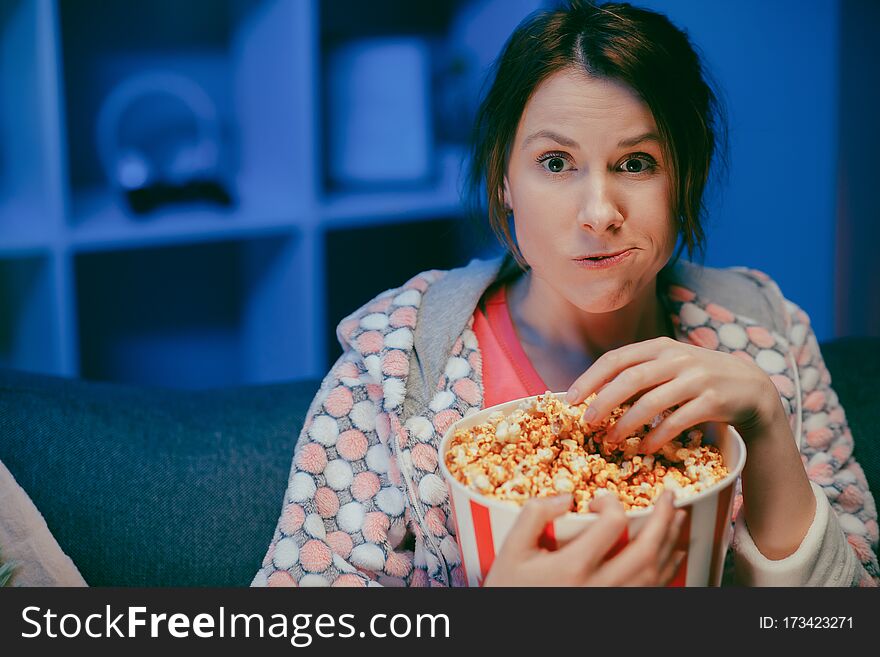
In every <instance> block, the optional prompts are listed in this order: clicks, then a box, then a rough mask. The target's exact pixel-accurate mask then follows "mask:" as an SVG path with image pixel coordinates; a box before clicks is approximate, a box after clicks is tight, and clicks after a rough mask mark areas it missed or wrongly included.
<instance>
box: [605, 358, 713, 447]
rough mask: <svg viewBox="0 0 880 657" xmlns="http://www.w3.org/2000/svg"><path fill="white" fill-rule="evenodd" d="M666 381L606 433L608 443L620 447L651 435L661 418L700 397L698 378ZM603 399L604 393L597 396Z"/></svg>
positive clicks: (638, 402)
mask: <svg viewBox="0 0 880 657" xmlns="http://www.w3.org/2000/svg"><path fill="white" fill-rule="evenodd" d="M627 371H632V370H627ZM618 378H619V377H618ZM667 381H668V382H661V383H662V385H658V386H657V387H655V388H654V389H653V390H649V391H648V392H646V393H645V394H644V395H642V396H641V397H640V398H639V399H638V400H636V402H635V403H634V404H633V405H632V406H631V407H630V408H628V409H627V411H626V412H625V413H624V414H623V415H622V416H620V417H619V418H617V421H616V422H615V423H614V425H613V426H612V427H609V429H608V431H607V432H606V436H605V440H606V441H608V442H611V443H618V442H620V441H622V440H626V439H627V438H629V437H631V436H634V435H638V434H639V432H642V431H645V432H647V431H650V429H651V428H652V427H651V423H652V422H653V421H654V418H656V417H657V416H658V415H660V414H661V413H663V412H665V411H666V410H668V409H670V408H673V407H675V406H677V405H680V404H684V403H687V402H688V401H690V400H692V399H693V398H694V397H696V396H698V395H699V394H700V388H699V382H698V381H697V380H696V378H695V377H690V376H686V375H685V376H679V377H675V378H673V379H672V380H667ZM601 396H602V393H600V394H599V395H598V397H601ZM593 404H595V402H593Z"/></svg>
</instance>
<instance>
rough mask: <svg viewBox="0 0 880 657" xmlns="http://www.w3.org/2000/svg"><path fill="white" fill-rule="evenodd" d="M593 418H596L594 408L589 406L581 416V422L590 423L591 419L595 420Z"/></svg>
mask: <svg viewBox="0 0 880 657" xmlns="http://www.w3.org/2000/svg"><path fill="white" fill-rule="evenodd" d="M595 419H596V409H595V408H592V407H590V408H588V409H587V410H586V412H585V413H584V415H583V417H582V418H581V422H583V423H584V424H592V423H593V420H595Z"/></svg>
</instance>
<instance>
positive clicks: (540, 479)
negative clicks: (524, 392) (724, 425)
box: [444, 391, 728, 513]
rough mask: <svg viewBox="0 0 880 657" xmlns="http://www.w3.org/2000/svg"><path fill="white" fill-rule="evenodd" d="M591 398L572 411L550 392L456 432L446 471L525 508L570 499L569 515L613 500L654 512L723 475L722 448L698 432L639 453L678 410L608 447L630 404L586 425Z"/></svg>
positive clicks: (446, 455)
mask: <svg viewBox="0 0 880 657" xmlns="http://www.w3.org/2000/svg"><path fill="white" fill-rule="evenodd" d="M595 398H596V395H595V394H593V395H591V396H590V397H588V398H587V399H586V400H584V401H583V402H582V403H580V404H576V405H570V404H568V403H566V402H565V401H564V400H562V399H558V398H557V397H556V396H555V395H553V394H552V393H550V392H549V391H548V392H546V393H545V394H543V395H540V396H539V397H538V398H537V399H535V400H534V401H533V402H531V403H530V402H523V403H522V404H520V406H519V408H517V409H516V410H515V411H514V412H513V413H511V414H509V415H507V416H506V417H505V415H504V414H503V413H501V412H500V411H498V412H494V413H492V414H491V415H490V416H489V418H488V420H487V421H486V422H485V423H483V424H480V425H477V426H476V427H473V428H471V429H460V430H458V431H456V432H455V435H454V436H453V437H452V440H451V441H450V444H449V448H448V450H447V451H446V454H445V455H444V458H445V462H446V467H447V468H448V469H449V472H450V473H451V474H452V475H453V476H454V477H455V478H456V479H458V480H459V481H460V482H461V483H462V484H464V485H465V486H467V487H469V488H470V489H472V490H474V491H477V492H479V493H481V494H483V495H486V496H488V497H492V498H496V499H501V500H509V501H514V502H518V503H523V502H525V501H526V500H528V499H530V498H532V497H545V496H548V495H555V494H558V493H572V508H571V510H572V511H576V512H579V513H586V512H588V511H589V504H590V502H591V501H592V500H593V499H594V498H598V497H601V496H602V495H611V494H613V495H617V497H618V498H619V499H620V501H621V503H622V504H623V506H624V508H625V509H627V510H630V509H638V508H646V507H649V506H651V505H652V504H653V503H654V501H655V500H656V499H657V498H658V496H659V495H660V493H661V492H662V491H663V490H664V489H669V490H672V491H673V492H674V493H675V495H676V498H677V499H684V498H687V497H690V496H693V495H695V494H697V493H699V492H700V491H702V490H705V489H706V488H707V487H709V486H711V485H712V484H715V483H716V482H718V481H720V480H721V479H723V478H724V477H725V476H726V475H727V474H728V470H727V468H726V467H725V466H724V464H723V461H722V457H721V453H720V452H719V450H718V449H717V448H716V447H714V446H711V445H702V444H701V441H702V437H703V434H702V432H701V431H700V430H699V429H690V430H688V431H687V432H686V434H685V435H683V436H679V437H677V438H676V439H674V440H672V441H670V442H668V443H667V444H665V445H664V446H663V447H662V448H661V449H660V450H659V451H658V453H657V454H645V455H641V454H639V453H638V452H639V447H640V445H641V441H642V438H644V436H645V435H647V433H648V432H649V431H650V430H651V429H652V428H653V427H656V426H657V424H659V423H660V422H661V421H662V420H663V418H665V417H667V416H668V415H670V414H671V413H672V412H673V411H674V410H675V408H671V409H668V410H667V411H664V412H663V413H661V414H659V415H657V416H656V417H654V418H653V419H652V420H651V422H650V423H649V424H645V425H644V426H642V427H641V428H640V429H639V430H638V431H636V432H635V433H634V434H633V435H630V436H625V437H624V438H623V440H621V441H620V442H617V443H613V444H612V443H609V442H607V441H606V440H605V437H606V435H607V431H608V429H609V428H610V427H611V426H613V425H614V424H615V423H616V422H617V420H618V419H619V418H620V417H621V416H622V415H623V414H624V413H625V412H626V411H627V409H628V408H629V407H630V406H631V405H632V404H624V405H622V406H619V407H617V408H615V409H614V410H613V411H612V412H611V414H610V415H609V417H607V418H605V419H604V420H603V421H602V422H601V423H600V424H599V425H589V426H588V425H583V424H581V422H580V418H581V416H582V415H583V413H584V411H585V410H586V408H587V407H588V406H589V405H590V403H591V402H592V401H593V400H594V399H595Z"/></svg>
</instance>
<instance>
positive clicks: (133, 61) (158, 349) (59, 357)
mask: <svg viewBox="0 0 880 657" xmlns="http://www.w3.org/2000/svg"><path fill="white" fill-rule="evenodd" d="M536 1H537V0H536ZM475 4H478V3H477V2H476V0H446V1H443V2H434V3H400V2H397V1H395V0H378V1H377V2H370V3H362V2H356V1H354V0H333V1H330V2H328V1H323V0H187V1H186V2H179V1H177V0H155V1H151V2H148V3H114V2H106V1H105V0H11V1H10V2H5V3H2V8H0V312H2V316H0V366H4V367H15V368H18V369H23V370H30V371H35V372H43V373H49V374H58V375H64V376H80V377H84V378H88V379H94V380H106V381H120V382H126V383H135V384H145V385H157V386H168V387H185V388H201V387H213V386H219V385H237V384H246V383H263V382H270V381H279V380H285V379H295V378H300V377H317V376H320V375H322V374H323V373H324V372H325V371H326V367H327V364H328V362H329V361H331V360H332V358H333V356H334V355H335V353H336V350H337V349H338V347H337V346H336V339H335V336H334V329H335V325H336V322H337V321H338V319H339V317H340V316H341V315H344V314H347V313H348V312H351V311H353V310H354V309H355V307H356V305H357V304H358V303H360V302H361V301H363V300H366V298H369V297H371V296H373V295H375V294H377V293H378V292H380V291H381V290H382V289H384V288H386V287H390V286H393V285H399V284H402V283H403V282H404V281H405V280H406V279H407V278H408V277H410V276H411V275H412V274H414V273H416V272H418V271H420V270H425V269H432V268H443V267H452V266H456V265H460V264H464V263H465V262H466V261H467V259H468V258H469V257H470V256H471V255H474V254H475V253H477V252H478V251H479V249H480V248H482V247H479V246H478V245H479V244H482V243H483V242H480V241H479V240H478V241H476V242H474V241H472V239H473V234H471V233H467V232H466V231H468V230H469V228H468V227H467V225H466V224H465V222H464V212H463V208H462V203H461V199H460V191H461V190H460V188H459V183H460V180H461V173H462V171H461V166H462V162H463V161H464V158H465V153H466V151H465V148H464V140H463V139H462V135H461V134H454V133H453V132H450V130H448V129H447V128H448V126H446V125H445V123H444V119H443V116H438V115H439V114H442V115H444V116H447V117H448V116H449V115H450V112H449V111H448V108H449V98H454V97H455V95H454V94H453V95H452V96H450V95H448V94H447V96H446V101H445V104H444V103H440V102H439V100H438V99H439V98H440V94H441V93H442V92H443V90H444V88H443V85H444V84H447V83H449V81H450V80H449V79H445V78H443V76H442V71H441V70H440V69H441V68H442V66H445V64H444V63H443V62H444V57H445V54H444V52H445V51H444V48H445V47H447V45H448V44H447V41H448V40H449V39H450V38H453V37H454V35H453V34H452V32H453V30H454V27H453V25H454V23H455V20H456V16H459V15H461V12H463V11H466V10H467V9H468V7H471V6H474V5H475ZM505 29H506V28H505ZM396 38H402V39H409V40H411V41H412V40H413V39H414V40H416V41H417V42H418V43H421V44H424V52H423V54H426V55H427V59H426V60H425V62H426V66H425V67H423V70H421V72H420V73H418V75H422V76H423V77H424V86H423V87H422V90H423V91H424V98H423V100H424V101H425V102H424V103H423V105H422V106H420V105H418V104H416V105H412V107H421V108H422V109H420V110H419V111H420V112H422V113H424V114H425V115H424V116H421V115H420V116H418V117H414V120H413V121H412V122H411V123H412V125H419V126H423V128H424V130H425V131H426V132H425V135H426V142H425V143H426V144H428V146H429V150H426V151H425V154H426V156H427V158H428V164H429V166H428V167H427V169H426V171H427V175H425V176H423V177H421V178H418V179H414V180H409V181H406V180H403V181H402V180H399V179H394V180H390V181H388V182H386V183H383V182H382V181H373V182H371V183H369V184H365V185H347V184H337V183H336V182H334V181H333V180H331V179H330V178H331V177H330V176H329V175H328V172H331V171H333V170H334V166H336V163H335V161H334V158H336V157H338V155H337V154H336V153H334V152H332V147H333V145H334V143H335V142H334V141H333V139H332V138H331V135H332V134H333V130H334V128H335V126H334V125H332V123H331V118H332V117H334V116H336V114H335V113H334V109H333V108H332V107H331V106H330V105H329V104H328V103H329V101H330V98H331V94H329V86H328V83H327V81H326V76H327V75H328V72H329V70H330V68H329V65H330V62H331V59H332V58H333V57H334V54H335V53H336V52H337V50H338V49H339V48H341V47H345V46H346V45H350V44H357V43H363V42H368V41H369V40H376V39H380V40H385V41H388V40H392V41H393V40H394V39H396ZM497 38H501V35H497ZM411 72H412V70H411ZM384 73H385V74H389V73H393V71H390V72H389V71H385V72H384ZM157 75H166V76H167V75H172V76H177V77H176V78H175V79H178V78H181V77H182V78H184V79H186V80H188V81H190V82H191V83H192V85H194V86H193V87H192V88H196V89H198V90H200V93H201V94H203V95H199V97H200V98H202V99H203V100H204V99H207V103H208V105H209V106H210V107H212V108H213V109H214V111H215V116H216V121H215V122H214V126H215V127H216V128H217V131H216V132H214V133H211V134H213V135H219V143H221V145H222V148H221V149H220V152H221V153H222V154H223V157H222V158H221V160H220V164H219V165H218V166H217V167H216V168H215V170H214V173H215V174H216V175H215V178H216V179H217V180H219V181H221V182H223V183H224V184H225V188H226V189H227V190H228V191H229V193H230V197H231V199H232V203H231V204H230V205H228V206H225V205H221V204H217V203H215V202H212V201H210V200H207V199H206V200H203V201H199V202H194V201H189V202H181V201H178V202H168V203H165V204H163V205H161V206H159V207H157V208H155V209H153V210H152V211H149V212H143V213H137V212H135V211H133V209H132V207H131V206H130V204H129V203H128V201H127V199H126V195H125V193H124V192H123V188H122V187H121V181H122V180H123V179H124V178H120V176H122V174H121V173H120V171H122V169H120V168H119V167H120V162H122V161H123V159H122V156H123V155H126V153H127V152H128V151H126V148H127V149H129V151H131V150H132V148H134V151H133V152H135V153H136V154H137V153H138V151H137V149H138V148H141V147H142V146H140V145H139V143H135V142H132V143H135V146H134V147H132V146H131V144H130V143H129V144H128V145H127V146H126V145H125V144H126V143H127V142H126V141H125V140H126V139H129V140H130V139H132V134H135V133H136V132H137V131H135V133H132V132H131V131H130V129H129V128H125V129H123V128H122V127H120V126H125V125H127V124H125V122H124V121H122V118H121V117H125V116H135V117H143V116H146V117H147V119H149V118H150V116H151V115H150V114H149V113H146V114H144V110H143V109H142V108H141V109H139V110H137V111H140V112H141V114H136V113H135V114H130V115H126V114H125V113H124V112H122V111H121V110H120V111H118V112H117V113H116V114H115V115H114V114H113V113H112V112H108V113H107V114H105V116H116V117H117V119H118V121H117V123H113V122H110V121H108V122H106V123H105V128H106V126H107V125H112V126H115V129H113V130H107V129H105V130H99V123H100V117H101V112H102V108H104V107H106V106H108V104H110V103H109V101H108V99H109V98H112V97H113V94H114V90H117V91H118V89H119V88H120V86H121V85H125V84H129V85H132V84H133V83H132V82H131V81H132V80H139V79H140V80H143V79H144V78H145V77H146V78H149V76H154V77H153V79H155V76H157ZM380 77H382V76H381V75H380ZM385 77H388V75H385ZM160 79H166V78H160ZM413 79H415V80H418V79H419V78H413ZM395 82H397V84H396V85H395ZM453 82H454V80H453ZM142 84H146V83H142ZM192 85H191V86H192ZM175 88H176V87H175ZM188 88H189V87H188ZM384 88H385V89H386V92H387V95H388V98H389V100H388V102H389V103H391V102H392V101H391V100H390V99H391V98H392V97H401V96H399V95H398V91H400V90H401V89H403V88H404V85H403V83H402V82H401V81H399V80H396V78H395V77H394V76H393V75H391V77H390V84H387V85H386V86H385V87H384ZM130 90H131V88H129V91H130ZM445 91H446V92H448V91H449V89H448V87H447V88H445ZM395 103H396V101H395ZM110 105H111V106H112V104H110ZM120 106H122V105H120ZM134 106H135V105H134V104H132V105H131V107H134ZM397 106H398V105H396V104H391V105H389V108H390V109H389V111H393V110H394V108H395V107H397ZM125 111H129V112H135V110H133V109H126V110H125ZM462 111H463V112H465V110H462ZM465 113H466V112H465ZM130 123H131V125H134V126H138V125H141V124H140V123H138V122H137V121H135V120H134V119H132V120H131V122H130ZM147 124H149V121H147ZM179 125H180V126H183V127H182V128H181V129H186V130H189V129H190V127H191V125H190V123H187V122H186V121H180V122H179ZM368 128H369V125H367V126H366V128H363V129H365V130H366V129H368ZM419 129H422V128H419ZM358 130H361V128H358ZM358 130H354V131H351V130H350V131H349V132H350V138H351V139H354V140H361V139H363V140H365V141H364V143H365V144H366V143H368V142H369V139H368V138H367V136H366V135H364V134H361V133H359V132H358ZM191 132H193V134H196V133H195V132H194V131H191ZM108 136H109V137H108ZM107 143H109V144H113V143H118V144H119V146H118V148H116V149H115V150H114V149H110V150H107V149H105V148H104V147H103V146H101V145H102V144H107ZM147 144H148V146H149V142H147ZM394 148H395V145H394V144H389V145H388V148H387V150H388V152H389V153H393V152H395V151H394ZM105 152H110V153H111V154H113V153H115V154H116V155H115V159H114V158H106V157H104V159H102V157H103V156H102V155H101V153H105ZM361 152H362V153H363V151H361ZM367 154H369V153H367ZM365 161H366V162H368V163H369V161H370V160H369V159H367V160H365ZM126 171H127V172H128V173H126V174H125V175H131V174H130V172H131V169H130V168H129V169H126ZM426 238H430V239H431V241H432V249H431V250H419V249H415V250H413V249H410V250H409V251H408V253H407V255H406V257H405V258H403V259H401V260H400V261H399V263H398V264H397V265H395V266H385V265H381V266H377V265H375V264H373V265H371V267H370V270H369V271H370V276H369V277H364V276H359V275H358V274H357V272H355V271H353V270H352V269H351V268H350V266H348V265H347V264H346V263H345V260H346V259H347V258H349V257H350V256H351V253H352V251H353V250H354V249H356V248H359V247H360V248H362V247H363V246H365V245H369V249H371V250H373V251H374V253H373V256H374V257H375V258H376V259H375V260H374V262H375V263H382V262H383V260H382V257H383V256H382V254H383V253H386V252H387V250H388V249H393V248H399V247H400V239H408V240H416V241H418V240H424V239H426ZM395 245H396V246H395ZM434 247H436V248H434ZM351 277H353V278H354V279H355V280H356V281H357V285H356V286H349V285H346V284H344V283H343V282H342V281H343V279H345V278H351ZM360 281H364V282H363V285H362V287H358V286H359V285H361V284H360Z"/></svg>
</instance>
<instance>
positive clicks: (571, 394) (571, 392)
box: [565, 388, 577, 404]
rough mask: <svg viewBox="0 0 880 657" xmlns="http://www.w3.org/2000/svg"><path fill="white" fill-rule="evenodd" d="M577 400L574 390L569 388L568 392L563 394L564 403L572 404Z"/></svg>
mask: <svg viewBox="0 0 880 657" xmlns="http://www.w3.org/2000/svg"><path fill="white" fill-rule="evenodd" d="M575 399H577V390H575V389H574V388H569V389H568V392H567V393H565V401H567V402H568V403H569V404H574V400H575Z"/></svg>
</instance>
